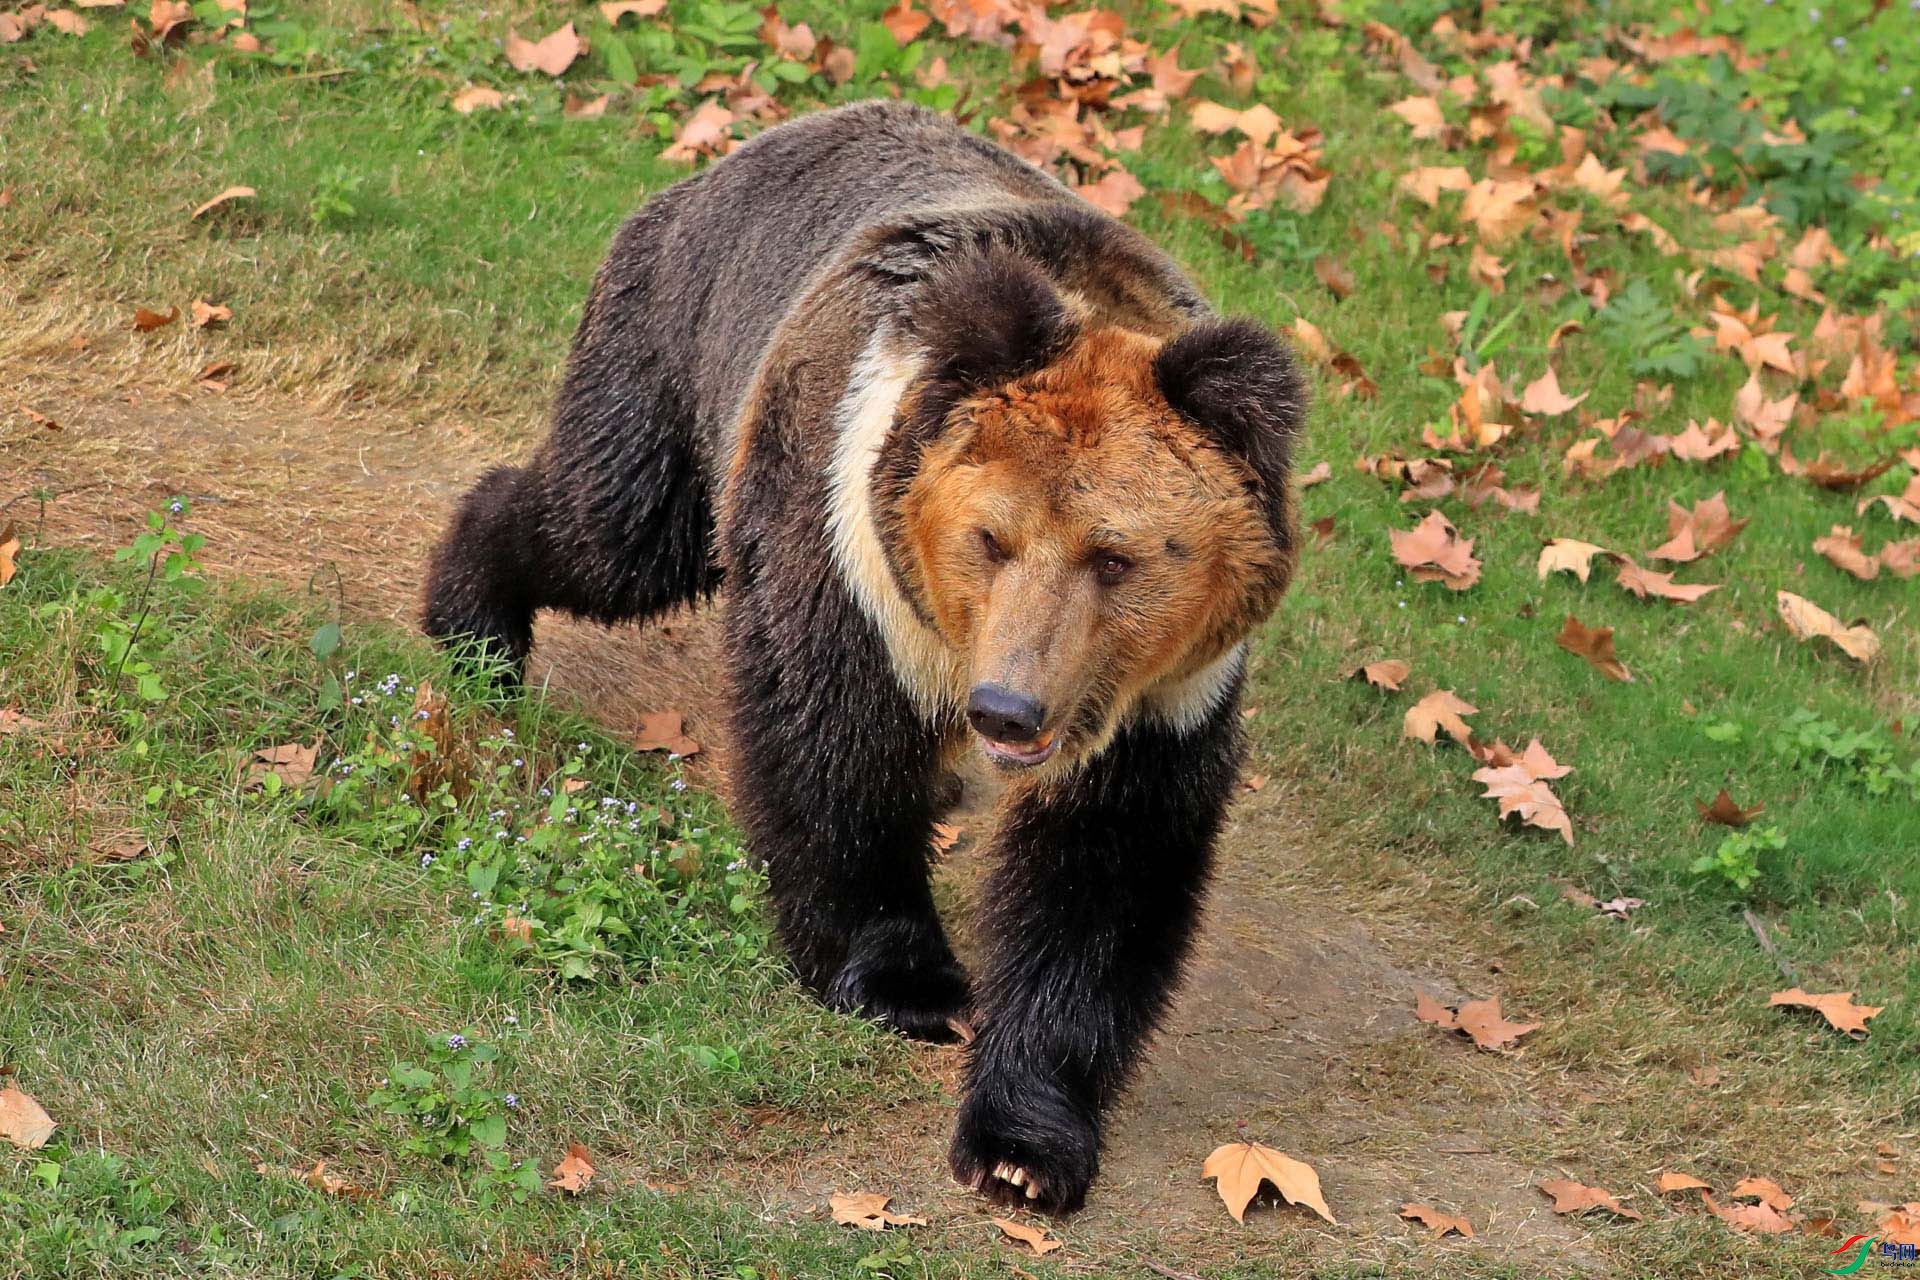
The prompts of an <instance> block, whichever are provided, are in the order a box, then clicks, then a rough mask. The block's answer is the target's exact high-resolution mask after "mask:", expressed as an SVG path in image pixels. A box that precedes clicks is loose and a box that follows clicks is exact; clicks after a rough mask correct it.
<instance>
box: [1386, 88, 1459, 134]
mask: <svg viewBox="0 0 1920 1280" xmlns="http://www.w3.org/2000/svg"><path fill="white" fill-rule="evenodd" d="M1387 110H1389V111H1391V112H1393V114H1395V115H1396V116H1399V117H1400V118H1401V119H1402V120H1404V121H1406V122H1407V124H1409V125H1410V126H1412V128H1413V136H1414V137H1416V138H1438V137H1441V136H1442V135H1444V134H1445V133H1446V131H1447V118H1446V116H1445V115H1443V114H1442V113H1441V111H1440V100H1439V99H1438V98H1433V97H1424V98H1422V97H1412V98H1402V99H1400V101H1398V102H1394V103H1389V104H1388V106H1387Z"/></svg>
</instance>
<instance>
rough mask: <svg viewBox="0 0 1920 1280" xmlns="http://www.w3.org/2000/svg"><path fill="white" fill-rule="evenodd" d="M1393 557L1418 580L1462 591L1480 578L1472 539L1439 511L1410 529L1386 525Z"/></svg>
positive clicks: (1430, 512) (1430, 513)
mask: <svg viewBox="0 0 1920 1280" xmlns="http://www.w3.org/2000/svg"><path fill="white" fill-rule="evenodd" d="M1387 538H1388V540H1389V541H1390V542H1391V543H1392V544H1393V558H1394V559H1395V560H1396V561H1398V562H1399V563H1400V564H1401V565H1403V566H1405V567H1406V568H1407V570H1408V571H1409V572H1411V573H1412V575H1413V577H1414V578H1415V579H1416V580H1417V581H1420V582H1439V583H1444V584H1445V585H1446V586H1447V587H1448V588H1449V589H1451V590H1454V591H1465V590H1466V589H1467V588H1468V587H1471V586H1472V585H1473V584H1474V583H1476V582H1478V581H1480V562H1479V561H1478V560H1476V559H1474V558H1473V539H1472V538H1462V537H1461V536H1460V535H1459V532H1458V531H1457V530H1455V529H1454V527H1453V523H1452V522H1451V521H1450V520H1448V519H1447V518H1446V517H1445V516H1443V515H1441V514H1440V513H1439V512H1438V511H1429V512H1428V513H1427V517H1426V519H1424V520H1422V521H1421V522H1420V523H1419V524H1418V525H1417V526H1415V527H1414V528H1412V529H1389V530H1388V531H1387Z"/></svg>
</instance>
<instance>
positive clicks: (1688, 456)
mask: <svg viewBox="0 0 1920 1280" xmlns="http://www.w3.org/2000/svg"><path fill="white" fill-rule="evenodd" d="M1739 448H1740V437H1739V436H1737V435H1735V434H1734V430H1733V428H1732V427H1723V426H1721V425H1720V424H1719V423H1718V422H1716V421H1714V420H1713V419H1712V418H1708V419H1707V424H1706V426H1704V427H1703V426H1701V425H1700V424H1699V423H1698V422H1695V421H1694V420H1693V419H1691V418H1689V419H1687V427H1686V430H1684V431H1682V432H1681V433H1680V434H1679V435H1676V436H1668V437H1667V453H1668V454H1669V455H1670V456H1672V457H1675V458H1678V459H1680V461H1682V462H1712V461H1713V460H1714V459H1715V458H1719V457H1724V456H1725V455H1727V454H1730V453H1735V452H1738V450H1739Z"/></svg>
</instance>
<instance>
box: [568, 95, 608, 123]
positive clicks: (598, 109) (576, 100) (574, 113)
mask: <svg viewBox="0 0 1920 1280" xmlns="http://www.w3.org/2000/svg"><path fill="white" fill-rule="evenodd" d="M612 101H613V95H612V94H610V93H603V94H601V95H600V96H599V97H597V98H582V97H581V96H579V95H578V94H574V93H569V94H568V95H567V97H566V100H565V101H564V102H563V103H561V105H560V111H561V114H563V115H565V116H566V117H567V118H568V119H570V120H597V119H599V118H600V117H601V116H604V115H606V114H607V105H608V104H609V103H611V102H612Z"/></svg>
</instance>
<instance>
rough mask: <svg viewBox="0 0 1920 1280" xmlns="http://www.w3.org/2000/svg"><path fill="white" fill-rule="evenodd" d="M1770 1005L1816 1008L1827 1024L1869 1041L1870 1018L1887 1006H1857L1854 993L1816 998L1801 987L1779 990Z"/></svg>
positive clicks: (1843, 992) (1830, 994) (1845, 992)
mask: <svg viewBox="0 0 1920 1280" xmlns="http://www.w3.org/2000/svg"><path fill="white" fill-rule="evenodd" d="M1767 1003H1768V1004H1770V1005H1775V1006H1782V1007H1793V1008H1801V1009H1812V1010H1814V1011H1816V1012H1817V1013H1819V1015H1820V1016H1821V1017H1823V1018H1825V1019H1826V1020H1827V1024H1828V1025H1829V1026H1831V1027H1832V1028H1833V1029H1834V1030H1836V1031H1844V1032H1845V1033H1846V1034H1847V1035H1849V1036H1852V1037H1853V1038H1854V1039H1855V1040H1865V1039H1866V1038H1867V1019H1869V1018H1871V1017H1873V1016H1874V1015H1875V1014H1877V1013H1879V1012H1880V1011H1881V1010H1882V1009H1884V1008H1885V1007H1886V1006H1885V1005H1867V1004H1855V1003H1854V1002H1853V992H1851V991H1828V992H1825V993H1823V994H1821V995H1814V994H1812V993H1811V992H1807V991H1803V990H1801V989H1800V988H1799V987H1789V988H1787V989H1786V990H1785V991H1776V992H1774V993H1773V994H1772V995H1771V996H1769V997H1767Z"/></svg>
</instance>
